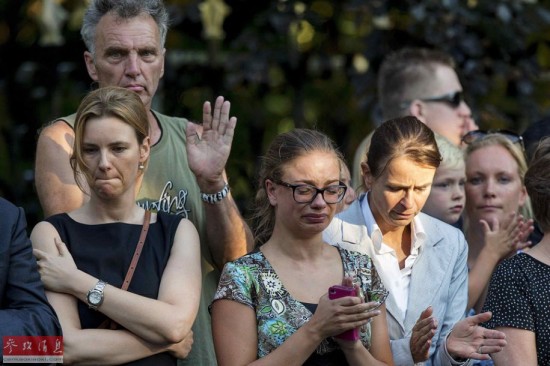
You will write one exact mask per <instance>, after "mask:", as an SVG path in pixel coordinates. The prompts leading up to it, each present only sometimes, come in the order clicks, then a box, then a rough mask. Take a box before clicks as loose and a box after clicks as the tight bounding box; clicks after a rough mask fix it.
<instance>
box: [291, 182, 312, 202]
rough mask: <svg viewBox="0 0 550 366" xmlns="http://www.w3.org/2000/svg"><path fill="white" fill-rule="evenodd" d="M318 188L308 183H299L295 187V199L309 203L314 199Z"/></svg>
mask: <svg viewBox="0 0 550 366" xmlns="http://www.w3.org/2000/svg"><path fill="white" fill-rule="evenodd" d="M316 193H317V190H316V189H315V188H314V187H312V186H308V185H299V186H295V187H294V200H295V201H296V202H298V203H308V202H311V201H313V198H314V196H315V195H316Z"/></svg>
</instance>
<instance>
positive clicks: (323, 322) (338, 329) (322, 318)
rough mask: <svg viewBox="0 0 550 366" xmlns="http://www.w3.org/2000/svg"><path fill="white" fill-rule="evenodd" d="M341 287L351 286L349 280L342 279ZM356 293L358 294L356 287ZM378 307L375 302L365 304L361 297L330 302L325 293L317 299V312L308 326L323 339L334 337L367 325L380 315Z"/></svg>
mask: <svg viewBox="0 0 550 366" xmlns="http://www.w3.org/2000/svg"><path fill="white" fill-rule="evenodd" d="M343 285H344V286H346V285H351V279H349V282H348V281H347V280H346V279H344V281H343ZM356 293H360V292H359V289H358V288H357V287H356ZM379 306H380V304H379V303H377V302H368V303H365V302H364V299H363V297H362V296H344V297H341V298H336V299H332V300H331V299H329V295H328V293H327V294H325V295H323V296H322V297H321V298H320V299H319V305H318V306H317V310H316V311H315V313H314V314H313V316H312V317H311V319H310V321H309V322H308V325H309V326H312V327H314V328H313V329H315V331H316V332H318V333H317V334H320V335H321V336H322V337H323V338H327V337H331V336H336V335H338V334H341V333H343V332H345V331H348V330H353V329H356V328H359V327H361V326H363V325H365V324H367V323H369V322H370V321H371V319H372V318H373V317H375V316H377V315H379V314H380V310H377V308H378V307H379ZM355 342H356V341H351V342H346V344H347V343H351V344H353V343H355Z"/></svg>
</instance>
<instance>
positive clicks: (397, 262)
mask: <svg viewBox="0 0 550 366" xmlns="http://www.w3.org/2000/svg"><path fill="white" fill-rule="evenodd" d="M440 161H441V156H440V154H439V151H438V148H437V144H436V142H435V138H434V135H433V132H432V131H431V130H430V129H429V128H428V127H426V126H425V125H424V124H423V123H421V122H420V121H419V120H418V119H416V118H415V117H411V116H408V117H402V118H397V119H393V120H389V121H387V122H385V123H384V124H382V125H381V126H380V127H379V128H378V129H377V130H376V131H375V133H374V135H373V137H372V143H371V145H370V148H369V151H368V154H367V161H366V162H365V163H363V165H362V169H363V176H364V180H365V182H364V183H365V186H367V187H369V188H370V190H369V192H367V193H366V194H363V195H362V196H360V197H359V199H358V200H357V201H356V202H354V203H353V204H352V205H351V206H350V208H349V209H347V210H346V211H344V212H342V213H340V214H338V215H337V216H336V217H335V218H334V219H333V221H332V222H331V225H330V226H329V227H328V228H327V229H326V230H325V232H324V238H325V240H326V241H328V242H329V243H332V244H338V245H339V246H342V247H345V248H348V249H352V250H356V251H359V252H363V253H366V254H368V255H369V256H370V257H371V258H372V260H373V262H374V265H375V267H376V269H377V271H378V273H379V274H380V277H381V279H382V283H383V284H384V286H385V287H386V288H387V289H388V291H389V296H388V298H387V314H388V316H387V321H388V328H389V334H390V340H391V348H392V353H393V357H394V362H395V364H396V365H413V364H424V363H425V364H426V365H460V364H468V363H469V362H470V361H469V360H468V359H470V358H475V359H489V353H494V352H499V351H500V350H501V349H502V347H504V346H505V345H506V341H505V340H504V335H503V334H502V333H500V332H494V331H490V330H487V329H484V328H482V327H480V326H479V323H481V322H484V321H486V320H488V319H489V318H490V316H491V314H490V313H484V314H479V315H476V316H474V317H470V318H466V319H464V320H462V321H461V319H462V318H463V316H464V312H465V310H466V302H467V296H468V269H467V266H466V260H467V256H468V247H467V244H466V241H465V239H464V236H463V235H462V233H461V232H460V231H459V230H458V229H455V228H453V227H452V226H450V225H448V224H445V223H443V222H442V221H439V220H437V219H434V218H432V217H430V216H428V215H425V214H423V213H421V212H420V211H421V209H422V207H423V206H424V204H425V202H426V199H427V198H428V196H429V194H430V188H431V184H432V181H433V177H434V174H435V170H436V168H437V167H438V166H439V163H440ZM453 328H454V330H453Z"/></svg>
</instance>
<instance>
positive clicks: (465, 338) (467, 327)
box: [447, 311, 506, 360]
mask: <svg viewBox="0 0 550 366" xmlns="http://www.w3.org/2000/svg"><path fill="white" fill-rule="evenodd" d="M491 316H492V314H491V312H489V311H488V312H485V313H481V314H477V315H474V316H469V317H467V318H465V319H462V320H461V321H459V322H458V323H456V324H455V326H454V328H453V330H452V332H451V334H449V337H448V338H447V350H448V351H449V354H450V355H451V357H453V358H454V359H458V358H473V359H477V360H489V359H491V357H490V356H489V354H491V353H497V352H500V351H502V348H503V347H505V346H506V339H505V338H506V336H505V335H504V333H502V332H499V331H497V330H491V329H486V328H483V327H482V326H480V325H479V324H481V323H483V322H486V321H488V320H489V319H491Z"/></svg>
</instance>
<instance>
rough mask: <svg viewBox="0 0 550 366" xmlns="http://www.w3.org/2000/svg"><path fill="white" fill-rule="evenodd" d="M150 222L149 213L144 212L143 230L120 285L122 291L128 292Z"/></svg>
mask: <svg viewBox="0 0 550 366" xmlns="http://www.w3.org/2000/svg"><path fill="white" fill-rule="evenodd" d="M150 220H151V211H149V210H146V211H145V218H144V219H143V228H142V229H141V235H140V237H139V241H138V243H137V246H136V251H135V252H134V258H132V263H130V268H128V272H126V278H124V282H123V283H122V287H121V289H122V290H128V286H130V281H132V276H133V275H134V271H135V270H136V266H137V263H138V260H139V256H140V254H141V250H142V249H143V244H145V238H147V231H148V230H149V221H150Z"/></svg>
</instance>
